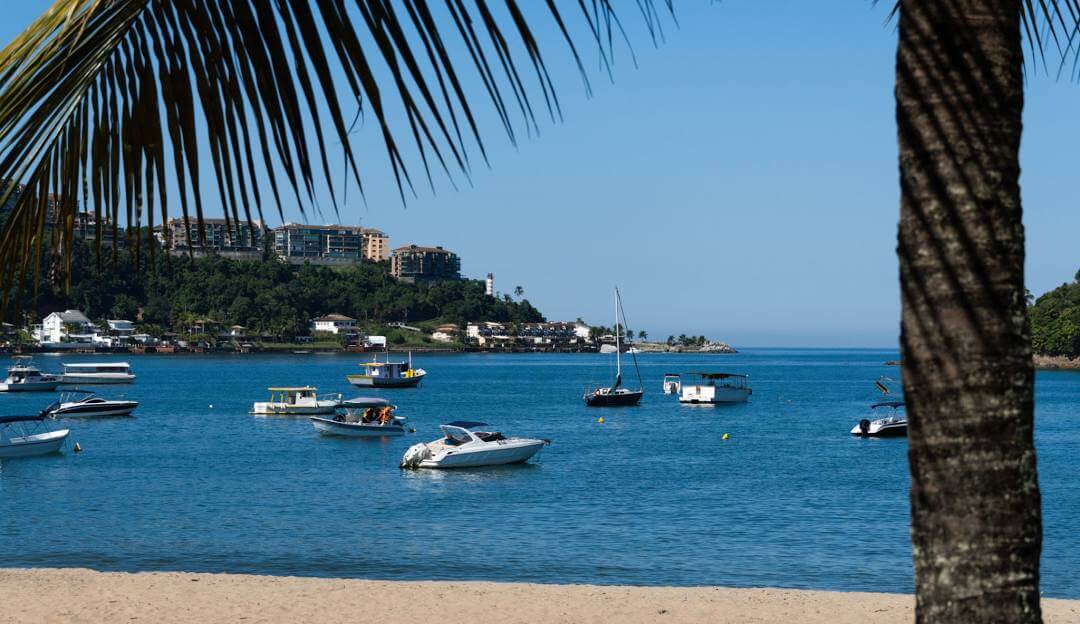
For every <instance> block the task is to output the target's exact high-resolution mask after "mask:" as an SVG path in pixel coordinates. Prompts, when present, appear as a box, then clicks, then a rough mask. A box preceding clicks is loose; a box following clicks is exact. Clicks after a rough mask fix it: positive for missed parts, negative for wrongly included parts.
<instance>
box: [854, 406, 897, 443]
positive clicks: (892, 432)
mask: <svg viewBox="0 0 1080 624" xmlns="http://www.w3.org/2000/svg"><path fill="white" fill-rule="evenodd" d="M883 408H884V409H891V410H892V412H891V413H890V414H889V415H888V416H885V417H884V418H877V419H869V418H863V419H862V420H860V421H859V424H857V425H855V426H854V427H852V428H851V435H854V436H860V437H864V438H899V437H904V436H906V435H907V415H906V414H904V413H903V411H902V410H903V409H904V402H903V401H884V402H882V403H875V404H873V405H871V406H870V409H871V410H879V409H883Z"/></svg>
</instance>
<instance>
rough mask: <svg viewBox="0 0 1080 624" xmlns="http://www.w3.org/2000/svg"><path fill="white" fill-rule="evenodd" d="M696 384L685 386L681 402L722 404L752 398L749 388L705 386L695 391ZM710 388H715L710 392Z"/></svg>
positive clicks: (742, 401)
mask: <svg viewBox="0 0 1080 624" xmlns="http://www.w3.org/2000/svg"><path fill="white" fill-rule="evenodd" d="M694 388H695V386H683V387H682V394H680V395H679V403H686V404H688V405H720V404H723V403H746V401H747V400H748V399H749V398H750V389H749V388H724V387H711V386H706V387H703V388H702V390H701V391H695V390H694ZM708 390H713V392H709V391H708Z"/></svg>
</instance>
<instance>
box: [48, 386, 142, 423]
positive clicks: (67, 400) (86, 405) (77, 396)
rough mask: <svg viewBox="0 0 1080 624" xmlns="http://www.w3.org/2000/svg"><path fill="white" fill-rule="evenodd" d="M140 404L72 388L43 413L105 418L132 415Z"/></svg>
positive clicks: (70, 416)
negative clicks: (102, 396)
mask: <svg viewBox="0 0 1080 624" xmlns="http://www.w3.org/2000/svg"><path fill="white" fill-rule="evenodd" d="M138 406H139V402H138V401H127V400H109V399H103V398H101V397H99V396H98V395H97V394H96V393H94V392H90V391H89V390H72V391H70V392H65V393H64V394H63V395H62V396H61V397H60V400H59V401H56V402H54V403H53V404H52V405H50V406H48V407H46V408H45V409H44V410H42V413H43V414H45V415H46V416H51V417H52V418H105V417H109V416H131V412H133V411H134V410H135V408H136V407H138Z"/></svg>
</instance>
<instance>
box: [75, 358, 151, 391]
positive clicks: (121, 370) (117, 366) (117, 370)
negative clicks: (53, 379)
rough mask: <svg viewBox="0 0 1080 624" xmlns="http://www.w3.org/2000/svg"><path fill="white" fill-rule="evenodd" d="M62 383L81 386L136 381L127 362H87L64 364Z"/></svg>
mask: <svg viewBox="0 0 1080 624" xmlns="http://www.w3.org/2000/svg"><path fill="white" fill-rule="evenodd" d="M62 366H63V367H64V372H63V374H61V375H60V381H61V383H65V384H79V385H83V386H86V385H97V384H121V383H131V382H133V381H135V375H134V374H133V373H132V372H131V365H130V364H128V363H127V362H87V363H85V364H84V363H79V364H67V363H64V364H62Z"/></svg>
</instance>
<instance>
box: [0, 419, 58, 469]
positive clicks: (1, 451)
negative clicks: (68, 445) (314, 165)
mask: <svg viewBox="0 0 1080 624" xmlns="http://www.w3.org/2000/svg"><path fill="white" fill-rule="evenodd" d="M69 433H70V431H69V430H67V429H59V430H57V431H51V430H49V428H48V427H47V425H46V424H45V416H44V415H43V414H38V415H36V416H0V459H8V458H12V457H31V456H34V455H46V454H48V453H55V452H57V451H59V450H60V447H61V446H63V444H64V440H67V437H68V434H69Z"/></svg>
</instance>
